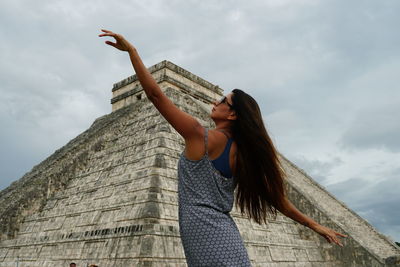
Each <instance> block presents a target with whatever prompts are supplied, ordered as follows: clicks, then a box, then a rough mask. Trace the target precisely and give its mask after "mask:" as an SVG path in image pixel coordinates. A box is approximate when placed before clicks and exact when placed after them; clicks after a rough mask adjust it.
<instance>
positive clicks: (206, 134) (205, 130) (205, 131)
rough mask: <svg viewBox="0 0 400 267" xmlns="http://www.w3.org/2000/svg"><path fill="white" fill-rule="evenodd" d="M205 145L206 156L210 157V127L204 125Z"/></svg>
mask: <svg viewBox="0 0 400 267" xmlns="http://www.w3.org/2000/svg"><path fill="white" fill-rule="evenodd" d="M204 146H205V148H206V150H205V151H206V156H207V157H208V149H207V147H208V128H207V127H204Z"/></svg>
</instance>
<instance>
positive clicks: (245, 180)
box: [231, 89, 285, 224]
mask: <svg viewBox="0 0 400 267" xmlns="http://www.w3.org/2000/svg"><path fill="white" fill-rule="evenodd" d="M232 92H233V95H232V102H233V105H232V108H233V110H234V111H235V113H236V116H237V119H236V120H235V122H234V123H233V125H232V128H231V130H232V134H233V138H234V139H235V141H236V145H237V159H236V172H235V174H234V176H235V179H236V185H237V191H236V201H235V205H236V207H240V211H241V213H242V215H243V214H244V213H247V215H248V216H249V217H250V219H253V220H254V221H255V222H257V223H258V224H261V223H262V222H264V223H267V216H268V215H273V216H274V217H276V215H277V210H282V209H283V202H284V199H285V189H284V172H283V169H282V166H281V164H280V162H279V159H278V152H277V150H276V149H275V147H274V145H273V143H272V140H271V138H270V137H269V135H268V133H267V130H266V128H265V126H264V122H263V120H262V116H261V112H260V108H259V106H258V104H257V102H256V101H255V100H254V98H252V97H251V96H250V95H248V94H246V93H245V92H243V91H242V90H240V89H234V90H232Z"/></svg>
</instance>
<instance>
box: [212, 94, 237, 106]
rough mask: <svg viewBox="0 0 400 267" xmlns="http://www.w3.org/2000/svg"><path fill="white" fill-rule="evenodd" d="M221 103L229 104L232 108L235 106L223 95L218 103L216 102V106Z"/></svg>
mask: <svg viewBox="0 0 400 267" xmlns="http://www.w3.org/2000/svg"><path fill="white" fill-rule="evenodd" d="M221 103H225V104H227V105H228V106H229V107H230V108H231V109H233V106H232V105H231V104H229V103H228V101H226V96H223V97H222V98H221V99H220V100H219V101H218V102H217V104H216V105H215V106H218V105H219V104H221Z"/></svg>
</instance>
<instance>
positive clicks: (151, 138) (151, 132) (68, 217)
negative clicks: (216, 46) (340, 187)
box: [0, 61, 400, 267]
mask: <svg viewBox="0 0 400 267" xmlns="http://www.w3.org/2000/svg"><path fill="white" fill-rule="evenodd" d="M150 70H151V71H152V72H153V75H154V76H155V77H156V79H157V81H158V82H159V83H160V86H161V88H162V90H163V91H164V92H165V93H166V94H167V96H168V97H169V98H170V99H171V100H172V101H173V102H174V103H175V104H176V105H177V106H179V107H180V108H182V109H183V110H184V111H185V112H188V113H189V114H191V115H193V116H195V117H196V118H197V119H198V120H199V121H200V123H201V124H203V125H204V126H206V127H213V126H214V125H213V121H212V120H211V119H210V117H209V113H210V109H211V106H210V104H211V102H212V101H213V100H215V99H216V98H218V97H220V96H221V94H222V89H220V88H219V87H218V86H215V85H212V84H211V83H209V82H207V81H205V80H203V79H201V78H200V77H197V76H196V75H193V74H191V73H190V72H188V71H186V70H184V69H182V68H180V67H178V66H176V65H174V64H172V63H171V62H167V61H163V62H161V63H159V64H157V65H155V66H153V67H151V68H150ZM112 103H113V111H114V112H112V113H111V114H108V115H105V116H103V117H101V118H99V119H97V120H96V121H95V122H94V123H93V125H92V126H91V127H90V128H89V129H88V130H87V131H85V132H84V133H82V134H81V135H79V136H78V137H76V138H75V139H73V140H71V141H70V142H69V143H68V144H67V145H65V146H64V147H62V148H61V149H59V150H57V151H56V152H55V153H54V154H53V155H51V156H50V157H49V158H47V159H46V160H44V161H43V162H42V163H40V164H39V165H37V166H35V167H34V168H33V169H32V170H31V171H30V172H29V173H27V174H26V175H24V176H23V177H22V178H21V179H20V180H18V181H16V182H14V183H13V184H12V185H10V186H9V187H8V188H6V189H5V190H3V191H1V192H0V237H1V239H0V267H5V266H7V267H9V266H16V264H17V262H18V266H20V267H21V266H29V267H34V266H40V267H43V266H68V264H69V262H71V261H74V262H76V263H77V264H78V266H87V264H89V263H96V264H98V265H99V266H121V267H122V266H124V267H125V266H157V267H159V266H186V263H185V258H184V257H185V255H184V253H183V249H182V246H181V241H180V236H179V227H178V221H177V220H178V210H177V172H176V167H177V162H178V158H179V154H180V153H181V152H182V151H183V148H184V140H183V139H182V138H181V137H180V136H179V135H178V133H177V132H176V131H175V130H174V129H173V128H172V127H171V126H170V125H169V124H168V123H167V121H166V120H165V119H164V118H163V117H162V116H161V115H160V114H159V113H158V111H157V110H156V109H155V108H154V106H153V105H152V104H151V103H150V102H149V101H148V99H147V98H146V95H145V94H144V92H143V90H142V89H141V87H140V85H139V84H138V82H137V81H136V77H135V76H131V77H129V78H127V79H125V80H124V81H121V82H119V83H117V84H115V85H114V88H113V100H112ZM281 160H282V162H283V165H284V168H285V170H286V173H287V175H288V177H287V190H288V194H289V198H290V199H291V201H292V202H293V203H294V204H295V205H296V206H297V207H298V208H299V209H300V210H301V211H303V212H304V213H305V214H307V215H309V216H311V217H312V218H314V219H315V220H317V221H319V222H320V223H321V224H323V225H326V226H328V227H331V228H333V229H335V230H337V231H340V232H342V233H345V234H347V235H349V237H348V238H347V239H344V240H343V241H344V244H345V247H344V248H341V247H338V246H333V245H331V244H328V243H326V241H325V240H324V239H323V238H321V237H319V236H318V235H317V234H316V233H314V232H313V231H311V230H309V229H307V228H305V227H303V226H301V225H299V224H298V223H295V222H293V221H292V220H291V219H288V218H286V217H284V216H282V215H278V217H277V218H276V219H274V220H272V219H270V220H269V223H268V224H267V225H258V224H256V223H254V222H252V221H250V220H248V219H247V218H246V217H243V216H242V215H241V214H240V213H239V212H238V211H237V210H236V209H234V210H233V211H232V216H233V218H234V220H235V222H236V223H237V225H238V228H239V230H240V232H241V234H242V237H243V240H244V242H245V245H246V247H247V249H248V252H249V256H250V259H251V262H252V264H253V266H274V267H278V266H282V267H283V266H285V267H287V266H293V267H300V266H324V267H326V266H332V267H333V266H335V267H337V266H346V267H347V266H396V265H399V258H400V251H399V248H398V247H397V246H396V245H395V244H393V242H391V241H390V240H388V239H387V238H385V237H384V236H383V235H381V234H380V233H378V232H377V231H376V230H375V229H374V228H373V227H371V226H370V225H369V224H368V223H367V222H366V221H365V220H363V219H362V218H361V217H359V216H358V215H357V214H355V213H354V212H353V211H351V210H350V209H348V208H347V207H346V206H345V205H344V204H343V203H341V202H340V201H338V200H337V199H336V198H335V197H333V196H332V195H331V194H329V192H327V191H326V190H325V189H324V188H322V187H321V186H320V185H318V184H317V183H315V182H314V181H313V180H312V179H311V178H310V177H309V176H307V174H306V173H304V172H303V171H302V170H301V169H299V168H298V167H297V166H295V165H293V164H292V163H291V162H289V161H288V160H287V159H285V158H284V157H283V156H282V157H281Z"/></svg>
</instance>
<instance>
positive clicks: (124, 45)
mask: <svg viewBox="0 0 400 267" xmlns="http://www.w3.org/2000/svg"><path fill="white" fill-rule="evenodd" d="M101 31H103V32H105V33H103V34H99V37H103V36H111V37H114V39H115V40H116V41H117V42H116V43H113V42H110V41H106V42H105V43H106V44H108V45H111V46H114V47H115V48H117V49H119V50H121V51H129V50H131V49H135V47H134V46H133V45H132V44H131V43H129V42H128V41H127V40H125V38H124V37H123V36H122V35H121V34H117V33H113V32H112V31H108V30H104V29H101Z"/></svg>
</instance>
